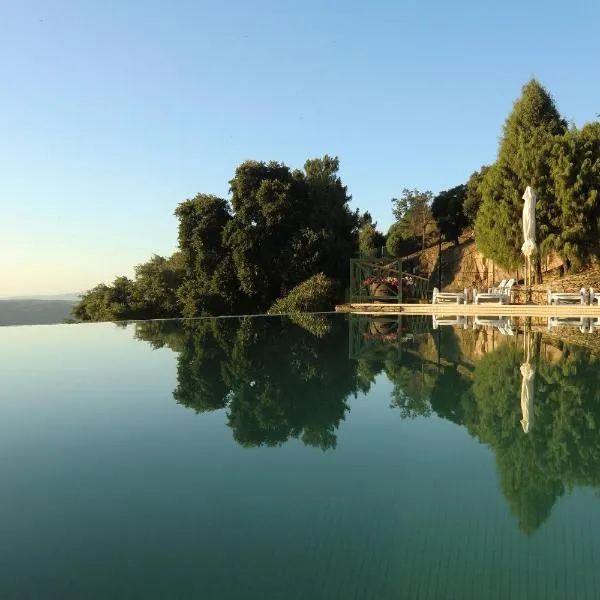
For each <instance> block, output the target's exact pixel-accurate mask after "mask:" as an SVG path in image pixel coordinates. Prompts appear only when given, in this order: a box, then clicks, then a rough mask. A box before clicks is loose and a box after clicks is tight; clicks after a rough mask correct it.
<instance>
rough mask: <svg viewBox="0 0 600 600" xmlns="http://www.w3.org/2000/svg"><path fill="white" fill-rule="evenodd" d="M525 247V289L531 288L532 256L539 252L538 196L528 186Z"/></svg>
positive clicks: (524, 222) (524, 219)
mask: <svg viewBox="0 0 600 600" xmlns="http://www.w3.org/2000/svg"><path fill="white" fill-rule="evenodd" d="M523 200H525V204H524V205H523V245H522V246H521V252H522V253H523V254H524V256H525V287H526V288H527V289H528V290H529V288H530V287H531V272H530V271H531V255H532V254H534V253H535V251H536V250H537V246H536V243H535V201H536V195H535V192H534V190H533V188H532V187H530V186H527V189H526V190H525V193H524V194H523Z"/></svg>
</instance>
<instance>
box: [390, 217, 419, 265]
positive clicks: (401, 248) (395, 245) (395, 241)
mask: <svg viewBox="0 0 600 600" xmlns="http://www.w3.org/2000/svg"><path fill="white" fill-rule="evenodd" d="M385 240H386V241H385V247H386V249H387V251H388V254H389V255H390V256H395V257H397V258H400V257H401V256H406V255H407V254H411V253H412V252H415V251H416V250H418V249H419V244H418V242H417V243H415V240H414V239H413V238H408V239H407V238H406V237H405V232H404V228H403V226H402V225H401V224H400V223H398V222H395V223H392V224H391V225H390V228H389V229H388V232H387V236H386V238H385Z"/></svg>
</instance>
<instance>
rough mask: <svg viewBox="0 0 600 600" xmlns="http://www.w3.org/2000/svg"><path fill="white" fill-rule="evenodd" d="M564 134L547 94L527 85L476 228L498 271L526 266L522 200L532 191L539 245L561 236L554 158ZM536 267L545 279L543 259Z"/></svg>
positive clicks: (484, 186)
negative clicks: (548, 239)
mask: <svg viewBox="0 0 600 600" xmlns="http://www.w3.org/2000/svg"><path fill="white" fill-rule="evenodd" d="M566 131H567V124H566V122H565V121H564V120H563V119H562V118H561V116H560V115H559V113H558V110H557V109H556V106H555V104H554V100H553V99H552V97H551V96H550V94H549V93H548V91H547V90H546V89H545V88H544V87H543V86H542V85H541V84H540V83H539V82H538V81H536V80H535V79H532V80H531V81H529V83H527V84H526V85H525V86H524V87H523V90H522V94H521V97H520V98H519V99H518V100H517V101H516V102H515V104H514V107H513V110H512V112H511V114H510V115H509V116H508V119H507V120H506V122H505V124H504V130H503V135H502V138H501V140H500V146H499V150H498V158H497V161H496V163H495V164H494V165H493V167H492V168H491V169H490V170H489V171H488V172H487V173H486V174H485V176H484V179H483V181H482V183H481V186H480V189H481V193H482V204H481V208H480V210H479V213H478V216H477V220H476V222H475V233H476V236H477V241H478V246H479V247H480V249H481V251H482V252H483V254H484V255H485V256H487V257H488V258H491V259H492V260H494V261H495V262H496V263H498V264H499V265H500V266H503V267H505V268H514V267H515V266H516V265H519V264H521V262H522V260H523V258H522V256H521V245H522V243H523V239H522V238H523V231H522V223H521V218H522V211H523V202H524V201H523V199H522V196H523V192H524V191H525V188H526V187H527V186H528V185H530V186H532V187H533V188H534V189H535V191H536V194H537V203H536V222H537V238H538V242H543V240H545V238H547V237H548V236H549V235H551V234H555V233H556V231H557V223H558V216H559V207H558V204H557V202H556V199H555V195H554V190H553V180H552V173H551V160H550V158H551V154H552V150H553V142H554V141H555V139H556V137H557V136H562V135H563V134H564V133H565V132H566ZM545 247H546V246H542V248H545ZM536 263H537V272H538V275H541V262H540V254H539V253H538V254H537V256H536Z"/></svg>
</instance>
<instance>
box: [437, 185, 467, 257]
mask: <svg viewBox="0 0 600 600" xmlns="http://www.w3.org/2000/svg"><path fill="white" fill-rule="evenodd" d="M465 196H466V185H457V186H456V187H453V188H451V189H449V190H444V191H443V192H440V193H439V194H438V195H437V196H436V197H435V198H434V199H433V202H432V204H431V214H432V215H433V218H434V219H435V221H436V223H437V226H438V228H439V230H440V231H441V233H442V235H443V236H444V237H445V238H446V239H447V240H449V241H452V242H454V243H455V244H456V245H457V246H458V243H459V239H458V238H459V236H460V234H461V233H462V231H463V229H464V228H465V227H466V225H467V219H466V218H465V214H464V202H465Z"/></svg>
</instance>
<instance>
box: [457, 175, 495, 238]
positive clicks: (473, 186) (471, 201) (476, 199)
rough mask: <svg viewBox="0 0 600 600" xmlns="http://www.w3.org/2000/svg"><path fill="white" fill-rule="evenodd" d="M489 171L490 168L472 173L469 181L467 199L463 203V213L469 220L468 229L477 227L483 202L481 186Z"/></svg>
mask: <svg viewBox="0 0 600 600" xmlns="http://www.w3.org/2000/svg"><path fill="white" fill-rule="evenodd" d="M488 170H489V167H488V166H483V167H481V169H479V171H475V172H474V173H472V174H471V177H469V181H467V187H466V190H465V198H464V201H463V213H464V215H465V218H466V219H467V223H466V226H467V227H473V226H474V225H475V220H476V219H477V213H478V212H479V207H480V206H481V202H482V200H483V197H482V194H481V190H480V186H481V182H482V181H483V178H484V177H485V174H486V173H487V172H488Z"/></svg>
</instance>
